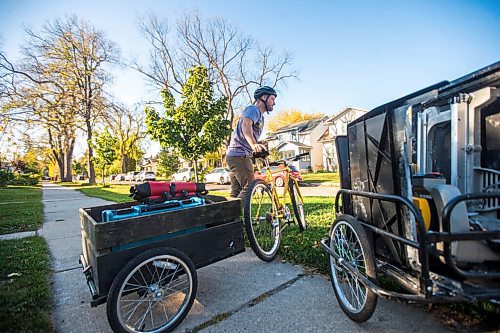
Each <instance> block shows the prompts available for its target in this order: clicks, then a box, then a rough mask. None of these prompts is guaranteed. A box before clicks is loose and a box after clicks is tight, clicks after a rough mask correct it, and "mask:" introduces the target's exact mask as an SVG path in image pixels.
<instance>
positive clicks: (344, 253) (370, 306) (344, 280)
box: [328, 215, 377, 322]
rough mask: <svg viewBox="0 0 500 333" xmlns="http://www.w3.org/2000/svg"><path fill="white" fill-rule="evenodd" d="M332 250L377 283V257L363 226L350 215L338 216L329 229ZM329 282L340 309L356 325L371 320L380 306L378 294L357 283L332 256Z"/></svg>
mask: <svg viewBox="0 0 500 333" xmlns="http://www.w3.org/2000/svg"><path fill="white" fill-rule="evenodd" d="M330 248H331V249H332V250H333V251H334V252H335V253H337V254H338V255H339V256H340V257H341V258H342V259H344V260H345V261H347V262H349V263H350V264H351V265H352V266H353V267H354V268H355V269H357V270H358V272H360V273H361V274H363V275H365V276H366V277H367V278H369V279H370V280H372V281H376V266H375V257H374V255H373V251H372V246H371V245H370V242H369V240H368V236H367V234H366V231H365V229H364V228H363V226H362V225H361V224H360V223H359V222H358V221H357V220H356V219H355V218H354V217H352V216H350V215H339V216H338V217H337V218H336V219H335V221H334V222H333V224H332V228H331V229H330ZM328 268H329V271H330V278H331V282H332V286H333V290H334V291H335V296H336V297H337V300H338V302H339V305H340V308H341V309H342V311H344V313H345V314H346V315H347V316H348V317H349V318H350V319H351V320H353V321H356V322H364V321H367V320H368V319H370V317H371V316H372V314H373V312H374V311H375V307H376V306H377V294H375V293H374V292H373V291H372V290H370V289H369V288H368V287H366V286H364V285H363V284H362V283H360V282H359V281H357V279H356V277H355V276H354V275H352V274H351V273H350V272H349V271H348V270H347V269H346V268H344V267H342V266H341V265H340V264H338V263H336V260H335V258H334V257H333V256H330V265H329V267H328Z"/></svg>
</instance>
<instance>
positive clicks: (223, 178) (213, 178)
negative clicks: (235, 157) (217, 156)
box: [204, 168, 231, 185]
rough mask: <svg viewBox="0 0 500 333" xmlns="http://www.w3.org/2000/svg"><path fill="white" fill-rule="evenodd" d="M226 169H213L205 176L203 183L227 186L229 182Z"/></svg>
mask: <svg viewBox="0 0 500 333" xmlns="http://www.w3.org/2000/svg"><path fill="white" fill-rule="evenodd" d="M229 172H230V171H229V169H228V168H215V169H213V170H212V171H210V172H209V173H207V174H206V175H205V178H204V181H205V183H218V184H221V185H222V184H227V183H230V182H231V179H230V178H229Z"/></svg>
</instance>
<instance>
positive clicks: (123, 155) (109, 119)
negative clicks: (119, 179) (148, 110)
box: [106, 103, 146, 173]
mask: <svg viewBox="0 0 500 333" xmlns="http://www.w3.org/2000/svg"><path fill="white" fill-rule="evenodd" d="M144 117H145V114H144V112H142V110H141V111H140V112H139V111H138V110H136V111H132V110H130V109H128V108H127V107H125V106H123V105H120V104H117V103H114V104H112V105H111V106H110V108H109V112H108V113H107V115H106V123H107V125H108V128H110V129H111V131H112V132H113V133H114V135H115V137H116V139H117V145H118V148H117V149H118V155H119V156H118V157H119V159H120V161H121V167H120V170H121V171H120V172H122V173H126V172H127V171H130V170H135V165H134V166H133V168H130V167H129V165H130V161H131V160H134V161H138V160H139V159H140V158H141V156H142V154H143V153H142V151H141V149H140V147H139V144H140V142H141V141H142V140H143V139H144V138H145V137H146V128H145V126H144Z"/></svg>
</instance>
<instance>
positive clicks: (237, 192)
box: [226, 86, 278, 198]
mask: <svg viewBox="0 0 500 333" xmlns="http://www.w3.org/2000/svg"><path fill="white" fill-rule="evenodd" d="M253 96H254V99H255V102H254V103H253V104H252V105H250V106H248V107H247V108H246V109H245V110H244V111H243V114H242V116H241V118H240V120H239V121H238V125H237V126H236V128H235V129H234V131H233V134H232V136H231V142H230V143H229V147H228V149H227V154H226V162H227V165H228V166H229V169H230V170H231V173H230V178H231V194H230V196H231V197H233V198H236V197H237V198H243V196H244V195H245V191H246V188H247V186H248V184H249V183H250V182H251V181H252V180H253V179H254V178H255V177H254V173H253V164H252V152H261V151H264V150H266V146H265V145H264V144H262V143H259V141H258V138H259V136H260V135H261V133H262V130H263V129H264V113H265V112H267V113H269V112H270V111H272V110H273V107H274V104H275V102H274V100H275V99H276V97H277V96H278V94H277V93H276V91H275V90H274V89H273V88H271V87H268V86H262V87H260V88H258V89H257V90H255V92H254V94H253Z"/></svg>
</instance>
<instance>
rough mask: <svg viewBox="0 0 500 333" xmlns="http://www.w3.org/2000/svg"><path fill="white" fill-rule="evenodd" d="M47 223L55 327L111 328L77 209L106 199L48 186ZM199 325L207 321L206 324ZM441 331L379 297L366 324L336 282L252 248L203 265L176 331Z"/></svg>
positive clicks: (427, 318)
mask: <svg viewBox="0 0 500 333" xmlns="http://www.w3.org/2000/svg"><path fill="white" fill-rule="evenodd" d="M43 200H44V204H45V222H44V225H43V228H42V229H41V230H40V232H39V234H40V235H42V236H43V237H45V238H46V239H47V241H48V243H49V246H50V250H51V253H52V269H53V276H52V280H53V293H54V300H55V301H54V312H53V319H54V326H55V328H56V331H57V332H64V333H66V332H96V333H97V332H99V333H102V332H111V330H110V328H109V325H108V323H107V318H106V305H100V306H98V307H97V308H91V307H90V300H91V296H90V292H89V290H88V287H87V284H86V282H85V278H84V276H83V274H82V273H81V269H80V267H79V265H78V258H79V256H80V253H81V235H80V221H79V213H78V209H79V208H80V207H92V206H98V205H104V204H108V203H109V202H107V201H104V200H101V199H96V198H89V197H86V196H85V195H83V194H82V193H81V192H79V191H76V190H72V189H70V188H67V187H61V186H58V185H55V184H49V183H44V184H43ZM200 325H203V327H204V328H203V329H201V327H200ZM327 330H328V331H339V332H443V331H447V329H446V328H445V327H443V326H441V325H440V324H439V322H438V321H437V320H436V319H435V318H434V317H433V316H432V315H430V314H428V313H425V312H424V311H422V310H421V309H418V308H416V307H413V306H410V305H406V304H402V303H399V302H395V301H387V300H384V299H379V303H378V306H377V309H376V310H375V313H374V315H373V317H372V318H371V319H370V320H369V321H368V322H366V323H364V324H356V323H354V322H352V321H350V320H349V319H348V318H347V317H346V316H345V315H344V314H343V312H342V310H341V309H340V308H339V306H338V304H337V301H336V299H335V295H334V292H333V289H332V286H331V284H330V282H329V281H328V280H327V279H326V278H325V277H323V276H319V275H308V274H306V273H305V272H304V270H302V269H301V268H300V267H297V266H294V265H291V264H284V263H281V262H279V260H275V261H274V262H271V263H265V262H263V261H260V260H259V259H257V257H256V256H255V255H254V254H253V253H252V251H251V249H247V251H246V252H245V253H242V254H240V255H237V256H235V257H232V258H229V259H226V260H223V261H220V262H218V263H216V264H212V265H210V266H208V267H205V268H202V269H200V270H198V293H197V297H196V300H195V303H194V305H193V307H192V309H191V311H190V313H189V314H188V316H187V317H186V319H185V320H184V322H183V323H182V324H181V325H180V326H179V327H178V328H177V329H176V332H198V331H199V332H286V333H290V332H319V331H327Z"/></svg>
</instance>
